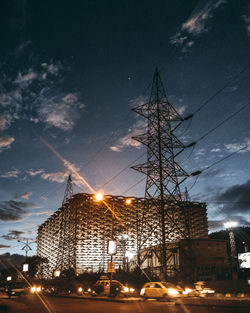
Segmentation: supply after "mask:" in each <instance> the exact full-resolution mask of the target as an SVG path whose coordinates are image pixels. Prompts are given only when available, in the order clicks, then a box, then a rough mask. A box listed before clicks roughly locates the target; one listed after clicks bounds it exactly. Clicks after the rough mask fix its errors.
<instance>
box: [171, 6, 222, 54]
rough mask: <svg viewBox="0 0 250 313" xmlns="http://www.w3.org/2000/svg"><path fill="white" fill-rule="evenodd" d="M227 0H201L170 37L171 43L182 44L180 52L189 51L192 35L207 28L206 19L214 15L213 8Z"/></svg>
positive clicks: (192, 42)
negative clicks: (178, 29)
mask: <svg viewBox="0 0 250 313" xmlns="http://www.w3.org/2000/svg"><path fill="white" fill-rule="evenodd" d="M226 2H227V0H209V1H207V0H203V1H201V2H200V3H199V4H198V5H197V6H196V7H195V9H194V10H193V12H192V14H191V15H190V17H189V18H188V20H187V21H186V22H184V23H183V24H182V26H181V29H180V31H178V32H177V33H176V34H175V35H174V36H172V37H171V38H170V42H171V43H172V44H173V45H181V46H183V49H182V52H187V51H189V48H190V47H192V46H193V44H194V37H196V36H199V35H201V34H203V33H204V32H207V31H208V30H209V26H208V21H209V20H211V19H212V18H213V16H214V12H215V10H216V9H217V8H218V7H219V6H221V5H222V4H225V3H226Z"/></svg>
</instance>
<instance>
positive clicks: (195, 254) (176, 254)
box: [130, 238, 230, 281]
mask: <svg viewBox="0 0 250 313" xmlns="http://www.w3.org/2000/svg"><path fill="white" fill-rule="evenodd" d="M166 248H167V275H168V276H169V277H176V279H180V280H189V281H198V280H213V279H220V278H221V279H224V278H226V277H227V276H228V275H229V272H230V267H229V257H228V251H227V241H226V240H214V239H208V238H194V239H181V240H180V241H178V242H171V243H168V244H167V245H166ZM160 253H161V246H152V247H149V248H146V249H144V250H142V251H141V253H140V257H141V260H142V264H141V268H142V269H143V270H144V271H145V272H147V273H148V274H151V275H156V276H160V275H161V263H160V261H159V260H160V258H159V255H160ZM135 265H136V260H135V259H133V260H131V264H130V266H131V267H134V266H135Z"/></svg>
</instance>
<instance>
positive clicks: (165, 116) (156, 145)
mask: <svg viewBox="0 0 250 313" xmlns="http://www.w3.org/2000/svg"><path fill="white" fill-rule="evenodd" d="M133 111H135V112H136V113H138V114H140V115H141V116H143V117H144V118H146V119H147V132H146V133H143V134H141V135H138V136H135V137H133V139H135V140H137V141H139V142H140V143H142V144H144V145H145V146H146V147H147V162H145V163H143V164H139V165H136V166H133V167H132V168H133V169H135V170H137V171H139V172H141V173H143V174H145V175H147V180H146V189H145V198H146V199H148V200H150V201H148V202H147V206H148V207H147V210H148V211H150V210H151V209H152V206H156V207H157V208H158V209H157V210H158V215H159V229H160V230H161V236H160V239H159V244H160V245H161V264H162V273H163V275H164V276H165V277H166V272H167V269H166V267H167V248H166V242H167V238H168V240H169V236H170V232H171V228H174V227H175V228H178V221H176V219H175V218H174V211H175V205H176V203H177V201H182V200H183V199H182V197H183V196H182V194H181V191H180V184H181V183H183V182H184V181H185V180H186V178H187V177H188V176H189V175H188V174H187V173H186V172H185V171H184V170H183V169H182V168H181V166H180V165H179V164H178V163H177V161H176V157H177V155H179V154H180V153H181V152H182V151H183V150H184V149H185V146H184V144H183V143H182V142H181V141H180V140H179V139H178V138H177V137H176V136H175V134H174V133H175V130H176V129H177V127H179V126H180V125H181V123H182V121H183V118H182V117H181V116H180V114H179V113H178V112H177V111H176V109H175V108H174V107H173V106H172V105H171V103H170V102H169V101H168V99H167V96H166V92H165V89H164V86H163V83H162V80H161V77H160V73H159V71H158V69H156V70H155V73H154V77H153V83H152V87H151V94H150V98H149V101H148V102H147V103H144V104H141V105H139V106H137V107H135V108H133ZM147 223H148V225H149V224H150V221H148V222H147ZM166 225H168V230H166ZM154 228H155V227H154V224H153V223H152V222H151V225H149V230H150V231H151V232H152V231H153V230H154ZM144 231H145V229H144ZM179 231H181V230H180V229H179ZM156 235H157V234H156Z"/></svg>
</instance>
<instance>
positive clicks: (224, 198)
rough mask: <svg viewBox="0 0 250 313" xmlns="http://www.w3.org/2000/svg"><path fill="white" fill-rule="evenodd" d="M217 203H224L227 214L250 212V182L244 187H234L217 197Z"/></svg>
mask: <svg viewBox="0 0 250 313" xmlns="http://www.w3.org/2000/svg"><path fill="white" fill-rule="evenodd" d="M217 201H219V202H222V203H224V208H223V211H224V213H227V214H238V213H247V212H250V180H248V181H247V182H246V183H245V184H242V185H234V186H232V187H230V188H228V189H227V190H226V191H224V192H223V193H221V194H219V195H218V196H217Z"/></svg>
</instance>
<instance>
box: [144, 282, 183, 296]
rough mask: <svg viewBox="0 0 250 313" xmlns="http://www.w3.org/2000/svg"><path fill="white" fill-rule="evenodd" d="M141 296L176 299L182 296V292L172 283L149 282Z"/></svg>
mask: <svg viewBox="0 0 250 313" xmlns="http://www.w3.org/2000/svg"><path fill="white" fill-rule="evenodd" d="M140 295H141V296H142V297H143V298H144V299H147V298H166V299H174V298H177V297H179V296H180V295H181V291H178V288H177V287H175V286H174V285H173V284H171V283H166V282H149V283H146V284H144V285H143V287H142V289H141V292H140Z"/></svg>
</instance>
